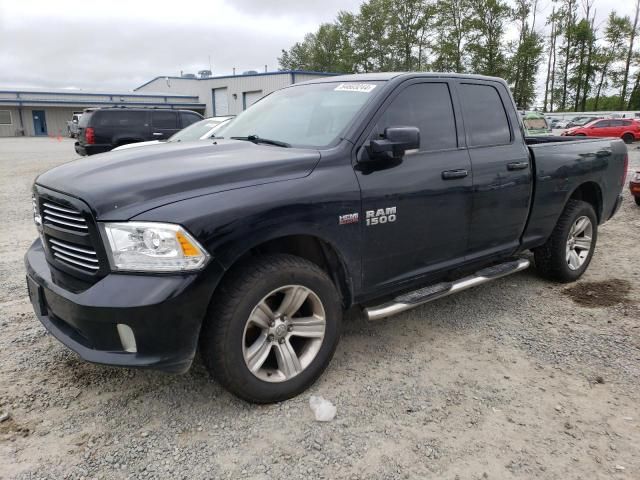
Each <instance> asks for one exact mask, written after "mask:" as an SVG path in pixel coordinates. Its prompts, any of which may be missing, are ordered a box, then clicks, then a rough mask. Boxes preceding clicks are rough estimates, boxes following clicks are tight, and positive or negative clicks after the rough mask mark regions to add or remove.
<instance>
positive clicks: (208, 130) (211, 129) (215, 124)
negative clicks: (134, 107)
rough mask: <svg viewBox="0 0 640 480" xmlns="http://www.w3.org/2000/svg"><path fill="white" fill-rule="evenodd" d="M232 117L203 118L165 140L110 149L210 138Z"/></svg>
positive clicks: (126, 148) (129, 144) (117, 148)
mask: <svg viewBox="0 0 640 480" xmlns="http://www.w3.org/2000/svg"><path fill="white" fill-rule="evenodd" d="M232 118H233V116H227V117H211V118H205V119H204V120H200V121H199V122H196V123H192V124H191V125H189V126H188V127H186V128H183V129H182V130H180V131H179V132H176V133H174V134H173V135H171V136H170V137H169V138H168V139H167V140H150V141H148V142H137V143H128V144H126V145H121V146H119V147H116V148H114V149H113V150H111V151H112V152H113V151H116V150H128V149H129V148H137V147H144V146H146V145H157V144H158V143H167V142H189V141H192V140H207V139H209V138H211V136H212V135H213V134H214V133H215V132H216V130H218V128H220V127H222V126H223V125H224V124H226V123H227V122H228V121H229V120H231V119H232Z"/></svg>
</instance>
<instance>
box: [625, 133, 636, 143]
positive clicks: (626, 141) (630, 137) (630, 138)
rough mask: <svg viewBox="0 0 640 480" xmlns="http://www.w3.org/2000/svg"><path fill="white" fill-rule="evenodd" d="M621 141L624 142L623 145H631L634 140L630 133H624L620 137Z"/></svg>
mask: <svg viewBox="0 0 640 480" xmlns="http://www.w3.org/2000/svg"><path fill="white" fill-rule="evenodd" d="M622 140H623V141H624V143H626V144H627V145H629V144H631V143H633V141H634V140H635V139H634V138H633V134H631V133H625V134H624V135H622Z"/></svg>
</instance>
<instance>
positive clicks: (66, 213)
mask: <svg viewBox="0 0 640 480" xmlns="http://www.w3.org/2000/svg"><path fill="white" fill-rule="evenodd" d="M42 217H43V219H44V222H45V223H49V224H51V225H55V226H57V227H60V228H66V229H71V230H75V231H79V232H86V231H88V229H89V227H88V226H87V222H86V220H85V219H84V216H83V215H82V213H80V212H79V211H78V210H75V209H73V208H69V207H62V206H60V205H57V204H55V203H53V202H48V201H45V202H43V203H42Z"/></svg>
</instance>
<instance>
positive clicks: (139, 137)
mask: <svg viewBox="0 0 640 480" xmlns="http://www.w3.org/2000/svg"><path fill="white" fill-rule="evenodd" d="M199 120H202V115H200V114H198V113H196V112H192V111H191V110H168V109H151V108H123V107H109V108H98V109H91V110H85V112H84V114H83V115H82V117H81V118H80V123H79V124H78V141H77V142H76V144H75V149H76V152H77V153H78V154H80V155H93V154H94V153H102V152H108V151H109V150H111V149H113V148H115V147H119V146H120V145H125V144H127V143H135V142H144V141H146V140H163V139H166V138H169V137H170V136H171V135H173V134H174V133H176V132H177V131H179V130H182V129H183V128H185V127H187V126H189V125H191V124H192V123H194V122H197V121H199Z"/></svg>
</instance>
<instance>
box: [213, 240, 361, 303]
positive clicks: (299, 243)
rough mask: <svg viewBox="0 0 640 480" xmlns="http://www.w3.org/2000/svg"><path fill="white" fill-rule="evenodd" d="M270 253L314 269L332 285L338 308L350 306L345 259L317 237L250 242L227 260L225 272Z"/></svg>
mask: <svg viewBox="0 0 640 480" xmlns="http://www.w3.org/2000/svg"><path fill="white" fill-rule="evenodd" d="M273 253H287V254H290V255H295V256H297V257H300V258H304V259H306V260H309V261H310V262H312V263H314V264H316V265H318V266H319V267H320V268H321V269H322V270H323V271H325V272H326V273H327V274H328V275H329V277H330V278H331V280H332V281H333V283H334V285H335V286H336V288H337V290H338V292H339V293H340V296H341V301H342V305H343V306H344V307H345V308H348V307H350V306H351V305H352V304H353V298H354V292H353V282H352V278H351V274H350V272H349V268H348V266H347V263H346V261H345V259H344V258H343V256H342V255H341V253H340V251H339V249H338V248H337V247H336V246H335V245H334V244H333V243H332V242H330V241H328V240H326V239H323V238H321V237H319V236H317V235H310V234H283V235H280V236H275V237H268V238H263V239H261V240H260V241H256V242H254V243H253V244H252V245H251V246H250V247H248V248H246V249H245V250H244V251H243V252H241V253H240V254H239V255H236V256H234V258H233V259H229V258H227V259H226V260H227V261H226V262H225V263H226V265H225V267H226V268H227V271H228V270H231V269H232V268H233V267H234V266H235V265H237V264H238V263H240V262H243V261H245V260H247V259H248V258H250V257H251V256H256V255H268V254H273ZM222 281H224V277H223V278H222Z"/></svg>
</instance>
